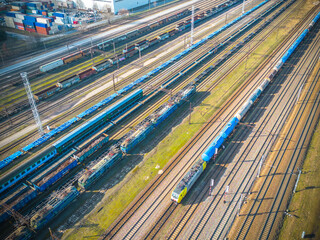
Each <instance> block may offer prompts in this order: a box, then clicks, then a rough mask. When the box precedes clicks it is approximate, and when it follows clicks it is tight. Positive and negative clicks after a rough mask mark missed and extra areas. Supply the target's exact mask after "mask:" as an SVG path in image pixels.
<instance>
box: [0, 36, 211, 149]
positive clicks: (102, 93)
mask: <svg viewBox="0 0 320 240" xmlns="http://www.w3.org/2000/svg"><path fill="white" fill-rule="evenodd" d="M209 31H210V30H207V31H206V32H204V33H203V34H202V35H201V36H203V35H205V34H207V33H208V32H209ZM201 36H199V37H201ZM161 50H162V49H160V50H159V51H158V52H160V51H161ZM178 52H179V50H175V51H174V52H173V53H171V54H170V57H172V56H173V55H175V54H177V53H178ZM156 54H157V53H156ZM194 55H195V54H194ZM165 59H168V56H164V57H161V58H159V59H158V60H157V61H155V64H161V62H163V61H164V60H165ZM138 64H139V63H138ZM167 72H169V71H168V70H167ZM144 73H145V72H144ZM164 73H165V72H163V73H162V74H164ZM142 75H143V74H142V73H141V72H137V73H134V74H133V75H131V76H129V77H128V78H127V79H126V80H124V81H123V82H122V84H121V86H124V85H125V84H127V83H129V82H131V81H130V80H131V79H132V78H136V77H139V76H142ZM110 77H111V76H110ZM104 81H106V80H105V79H102V80H100V81H99V82H98V83H97V84H99V83H100V84H101V83H102V82H104ZM88 88H89V87H88ZM85 89H86V88H85ZM110 92H113V90H112V89H110V88H109V89H107V90H106V91H102V92H100V93H98V94H96V95H95V96H94V97H92V98H90V99H89V100H88V101H87V104H93V103H94V102H95V101H96V100H97V99H98V98H99V97H100V98H101V97H103V96H106V95H107V94H110ZM74 95H77V93H75V94H74ZM74 95H73V96H70V98H72V97H75V96H74ZM70 98H67V99H64V101H68V99H70ZM87 104H86V105H87ZM84 105H85V103H84V104H81V105H78V106H77V107H74V108H73V109H72V110H71V111H69V112H67V113H65V114H63V115H62V116H60V117H58V118H57V119H55V120H54V121H52V122H50V123H49V124H50V125H53V124H55V123H57V122H59V121H61V120H62V119H63V118H64V117H65V116H68V117H70V115H72V114H73V113H76V112H77V111H80V109H81V108H82V107H83V106H84ZM54 107H56V105H54V106H52V107H50V108H47V110H46V111H51V110H52V108H54ZM41 114H44V112H41ZM31 134H32V133H31ZM31 134H29V135H27V136H25V137H24V138H22V139H21V140H20V141H17V142H16V144H12V145H10V146H8V147H6V148H4V149H3V150H2V151H1V154H4V152H6V151H8V150H9V149H12V148H14V147H16V146H18V145H19V144H20V143H21V142H25V141H26V140H27V139H30V138H32V136H34V135H36V133H35V132H34V133H33V134H32V135H31Z"/></svg>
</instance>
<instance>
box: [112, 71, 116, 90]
mask: <svg viewBox="0 0 320 240" xmlns="http://www.w3.org/2000/svg"><path fill="white" fill-rule="evenodd" d="M112 81H113V90H114V91H116V83H115V82H114V74H112Z"/></svg>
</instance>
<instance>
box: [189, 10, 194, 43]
mask: <svg viewBox="0 0 320 240" xmlns="http://www.w3.org/2000/svg"><path fill="white" fill-rule="evenodd" d="M193 27H194V5H192V16H191V39H190V45H191V46H192V45H193Z"/></svg>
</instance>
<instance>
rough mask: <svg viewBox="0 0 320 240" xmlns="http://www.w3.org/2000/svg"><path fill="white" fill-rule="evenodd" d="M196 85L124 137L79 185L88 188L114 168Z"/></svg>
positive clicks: (179, 94) (79, 181) (98, 161)
mask: <svg viewBox="0 0 320 240" xmlns="http://www.w3.org/2000/svg"><path fill="white" fill-rule="evenodd" d="M195 90H196V88H195V84H194V83H190V84H188V85H187V86H185V87H184V88H183V89H182V90H181V91H179V92H178V93H177V94H175V95H174V96H173V97H171V98H170V100H169V101H168V102H166V103H164V104H163V105H161V106H160V107H159V108H158V109H157V110H155V111H154V112H153V113H152V114H150V115H149V116H148V117H147V118H145V119H144V120H143V121H142V122H141V123H139V124H138V125H137V126H136V127H135V129H134V130H131V131H130V132H129V133H127V134H126V135H125V136H123V137H122V138H121V139H120V140H119V142H118V143H117V144H115V145H113V146H112V147H111V148H110V150H109V151H108V152H107V153H106V154H105V155H104V156H102V157H101V158H99V159H98V160H97V161H96V162H94V163H92V166H89V167H88V169H89V170H87V171H86V172H85V173H84V175H83V176H82V177H81V178H80V179H79V180H78V185H79V186H80V187H81V188H84V189H86V188H88V187H89V186H90V185H91V184H92V183H93V182H94V181H96V180H97V178H98V177H99V176H101V175H102V174H103V173H104V172H105V171H106V170H107V169H109V168H110V167H111V166H113V165H114V164H115V163H116V162H117V161H120V160H121V159H122V157H123V154H122V152H123V153H128V152H129V151H131V150H132V149H133V147H134V146H136V145H137V144H138V143H140V142H141V141H142V140H144V139H145V138H146V137H147V135H148V134H149V133H150V132H151V131H152V130H153V129H154V128H155V127H156V126H157V125H159V124H160V123H161V122H163V121H164V120H165V119H166V118H167V117H168V116H169V115H170V114H171V113H173V112H174V110H176V109H177V108H178V106H180V105H181V104H182V103H183V102H184V101H185V100H186V99H187V98H189V97H190V95H192V94H193V93H194V92H195Z"/></svg>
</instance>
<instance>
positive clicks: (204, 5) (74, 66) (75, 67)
mask: <svg viewBox="0 0 320 240" xmlns="http://www.w3.org/2000/svg"><path fill="white" fill-rule="evenodd" d="M222 2H224V0H220V1H219V2H218V1H217V2H214V3H212V2H209V3H208V2H205V3H202V2H200V3H197V4H196V7H197V8H201V9H202V10H207V9H211V8H212V7H213V6H216V5H217V4H220V3H222ZM177 12H178V11H177ZM171 14H172V13H171ZM169 15H170V14H169ZM188 17H190V16H189V15H188V16H187V17H184V18H181V19H179V20H177V21H175V22H173V23H170V24H166V25H163V26H162V27H161V28H157V29H156V30H155V31H153V32H151V33H149V34H148V36H147V37H148V38H153V37H155V36H158V35H159V33H161V32H163V31H165V30H168V29H171V28H172V27H174V26H175V25H176V24H177V22H181V21H184V20H186V19H187V18H188ZM206 21H207V20H205V22H206ZM139 27H141V26H138V27H134V28H133V29H132V30H135V29H138V28H139ZM122 34H123V33H121V34H120V33H118V34H115V36H113V37H117V36H121V35H122ZM145 38H146V36H139V37H138V38H134V39H131V40H130V41H129V42H128V43H129V46H130V45H131V44H134V43H136V42H139V41H141V40H143V39H145ZM125 46H126V44H125V42H122V43H119V44H117V47H116V51H115V52H116V53H117V54H118V53H120V52H121V53H122V50H123V49H124V48H125ZM104 55H106V56H107V58H110V57H112V56H114V52H113V50H109V51H107V52H106V53H105V54H104ZM89 57H90V56H89ZM96 57H97V55H96V56H95V58H96ZM83 60H84V59H83ZM101 60H102V59H100V60H98V61H97V59H96V60H94V61H95V64H97V63H98V62H101ZM80 61H81V60H80ZM89 65H91V60H90V59H87V60H86V61H84V62H82V63H80V64H79V63H76V64H71V65H68V66H64V68H63V69H64V71H63V72H67V73H66V74H64V75H61V74H60V73H56V74H51V76H48V74H45V75H43V76H46V77H45V81H46V82H49V83H48V84H43V80H42V79H40V80H39V79H38V78H36V76H37V75H38V72H39V70H38V68H34V69H33V70H32V71H29V79H30V80H31V82H33V88H34V87H36V86H38V85H41V88H38V89H37V91H39V90H42V89H44V88H45V87H48V86H50V85H52V81H53V80H57V81H58V80H62V79H64V78H67V77H70V76H72V75H73V74H76V73H78V72H79V68H80V69H81V68H86V67H89ZM60 70H61V69H60ZM34 77H35V78H34ZM33 78H34V79H33ZM35 81H36V82H37V83H35ZM12 82H21V77H20V76H17V77H16V80H13V79H12V77H11V78H10V84H12ZM6 91H7V94H5V96H6V98H8V96H10V95H11V94H12V91H13V90H12V89H11V88H7V90H6ZM18 93H20V94H22V93H24V89H23V88H21V89H20V90H19V92H18ZM16 94H17V91H15V95H16ZM22 97H23V96H21V99H22ZM24 98H25V96H24ZM17 100H19V99H15V101H17Z"/></svg>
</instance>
